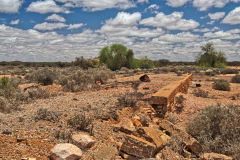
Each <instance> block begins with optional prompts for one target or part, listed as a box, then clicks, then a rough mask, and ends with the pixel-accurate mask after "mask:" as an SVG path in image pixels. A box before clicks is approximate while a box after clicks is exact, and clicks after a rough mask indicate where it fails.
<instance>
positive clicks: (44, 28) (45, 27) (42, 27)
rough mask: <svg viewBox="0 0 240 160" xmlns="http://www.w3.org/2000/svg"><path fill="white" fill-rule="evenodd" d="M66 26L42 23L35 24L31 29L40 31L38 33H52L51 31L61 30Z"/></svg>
mask: <svg viewBox="0 0 240 160" xmlns="http://www.w3.org/2000/svg"><path fill="white" fill-rule="evenodd" d="M67 26H68V25H66V24H64V23H48V22H44V23H41V24H36V25H35V26H34V27H33V28H34V29H37V30H40V31H52V30H56V29H61V28H65V27H67Z"/></svg>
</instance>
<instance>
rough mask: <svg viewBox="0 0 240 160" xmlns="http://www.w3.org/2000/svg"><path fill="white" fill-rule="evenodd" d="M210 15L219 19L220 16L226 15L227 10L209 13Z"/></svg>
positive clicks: (213, 18)
mask: <svg viewBox="0 0 240 160" xmlns="http://www.w3.org/2000/svg"><path fill="white" fill-rule="evenodd" d="M208 16H209V17H210V19H212V20H218V19H220V18H222V17H224V16H225V12H216V13H209V14H208Z"/></svg>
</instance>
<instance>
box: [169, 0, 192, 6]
mask: <svg viewBox="0 0 240 160" xmlns="http://www.w3.org/2000/svg"><path fill="white" fill-rule="evenodd" d="M188 1H189V0H167V5H169V6H171V7H180V6H183V5H184V4H185V3H187V2H188Z"/></svg>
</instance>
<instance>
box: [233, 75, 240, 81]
mask: <svg viewBox="0 0 240 160" xmlns="http://www.w3.org/2000/svg"><path fill="white" fill-rule="evenodd" d="M231 82H232V83H240V75H235V76H234V77H232V80H231Z"/></svg>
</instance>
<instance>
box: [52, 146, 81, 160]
mask: <svg viewBox="0 0 240 160" xmlns="http://www.w3.org/2000/svg"><path fill="white" fill-rule="evenodd" d="M81 157H82V150H81V149H79V148H78V147H77V146H75V145H73V144H70V143H61V144H57V145H55V146H54V148H53V149H51V155H50V159H51V160H78V159H80V158H81Z"/></svg>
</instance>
